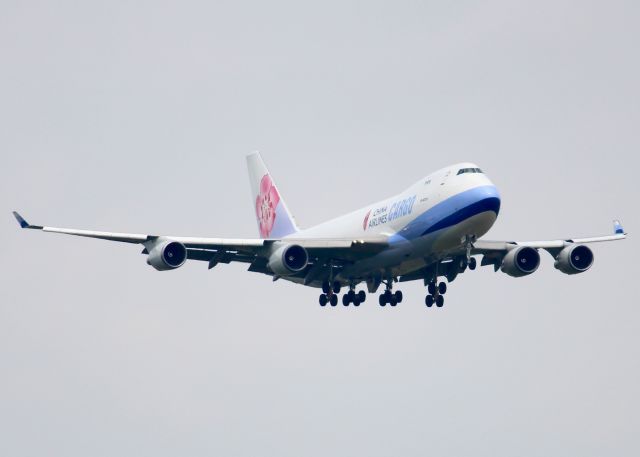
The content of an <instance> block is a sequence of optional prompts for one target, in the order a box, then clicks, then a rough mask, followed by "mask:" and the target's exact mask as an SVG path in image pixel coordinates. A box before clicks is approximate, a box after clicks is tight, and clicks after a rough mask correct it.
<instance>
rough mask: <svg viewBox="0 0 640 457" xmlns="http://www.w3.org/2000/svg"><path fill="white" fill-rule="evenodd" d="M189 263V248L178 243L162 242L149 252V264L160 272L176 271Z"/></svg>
mask: <svg viewBox="0 0 640 457" xmlns="http://www.w3.org/2000/svg"><path fill="white" fill-rule="evenodd" d="M186 261H187V248H186V247H185V245H184V244H182V243H179V242H178V241H169V240H167V241H161V242H159V243H156V244H155V245H154V246H153V247H152V248H151V250H150V251H149V257H147V263H148V264H149V265H151V266H152V267H153V268H155V269H156V270H158V271H165V270H175V269H176V268H179V267H181V266H182V265H184V263H185V262H186Z"/></svg>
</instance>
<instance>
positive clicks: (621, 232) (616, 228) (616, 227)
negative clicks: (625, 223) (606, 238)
mask: <svg viewBox="0 0 640 457" xmlns="http://www.w3.org/2000/svg"><path fill="white" fill-rule="evenodd" d="M613 230H614V232H615V234H616V235H626V233H625V232H624V228H622V224H621V223H620V221H619V220H617V219H616V220H614V221H613Z"/></svg>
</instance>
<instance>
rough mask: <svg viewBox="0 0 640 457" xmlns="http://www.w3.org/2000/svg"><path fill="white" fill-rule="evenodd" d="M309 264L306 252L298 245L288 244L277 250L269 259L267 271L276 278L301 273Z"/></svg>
mask: <svg viewBox="0 0 640 457" xmlns="http://www.w3.org/2000/svg"><path fill="white" fill-rule="evenodd" d="M308 263H309V254H308V253H307V250H306V249H305V248H303V247H302V246H300V245H297V244H290V245H285V246H282V247H280V248H278V249H277V250H276V251H275V252H274V253H273V254H271V257H269V263H268V266H269V269H270V270H271V271H272V272H273V273H274V274H275V275H277V276H290V275H293V274H296V273H299V272H301V271H302V270H304V269H305V267H306V266H307V264H308Z"/></svg>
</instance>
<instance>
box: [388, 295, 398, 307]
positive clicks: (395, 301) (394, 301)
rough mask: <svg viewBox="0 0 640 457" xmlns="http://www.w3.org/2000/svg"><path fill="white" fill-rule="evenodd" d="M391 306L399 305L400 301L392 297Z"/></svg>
mask: <svg viewBox="0 0 640 457" xmlns="http://www.w3.org/2000/svg"><path fill="white" fill-rule="evenodd" d="M389 304H390V305H391V306H396V305H397V304H398V300H396V297H395V296H394V295H392V296H391V299H390V300H389Z"/></svg>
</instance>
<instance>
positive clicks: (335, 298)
mask: <svg viewBox="0 0 640 457" xmlns="http://www.w3.org/2000/svg"><path fill="white" fill-rule="evenodd" d="M329 302H330V303H331V306H336V305H337V304H338V296H337V295H336V294H333V295H331V298H330V299H329Z"/></svg>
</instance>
